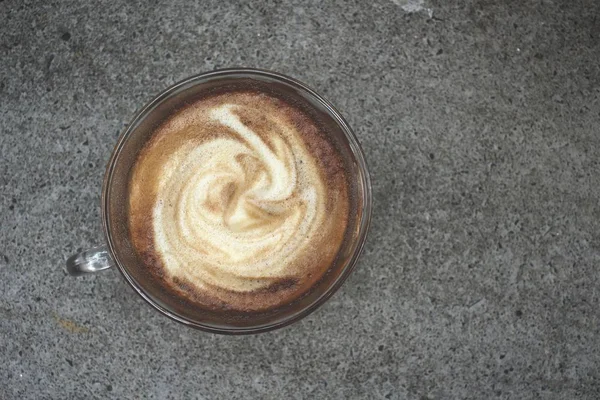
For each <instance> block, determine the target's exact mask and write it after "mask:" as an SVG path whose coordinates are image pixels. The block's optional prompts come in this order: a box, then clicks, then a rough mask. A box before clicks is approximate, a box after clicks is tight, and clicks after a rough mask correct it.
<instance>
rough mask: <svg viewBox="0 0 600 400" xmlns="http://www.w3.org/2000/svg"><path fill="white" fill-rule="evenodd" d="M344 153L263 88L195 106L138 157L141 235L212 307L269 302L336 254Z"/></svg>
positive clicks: (297, 290)
mask: <svg viewBox="0 0 600 400" xmlns="http://www.w3.org/2000/svg"><path fill="white" fill-rule="evenodd" d="M341 165H342V163H341V159H340V156H339V154H338V153H337V151H336V150H335V148H334V147H333V145H332V144H331V143H330V142H328V141H327V140H326V139H325V133H324V132H321V131H320V130H319V129H318V128H317V126H316V124H315V123H314V122H313V121H312V120H311V119H310V118H308V116H306V115H305V114H304V113H303V112H302V111H300V110H299V109H297V108H295V107H293V106H291V105H290V104H288V103H286V102H284V101H282V100H280V99H278V98H275V97H273V96H270V95H267V94H265V93H260V92H248V91H242V92H230V93H226V94H222V95H215V96H212V97H209V98H205V99H202V100H199V101H197V102H196V103H194V104H192V105H189V106H187V107H186V108H185V109H183V110H181V111H179V112H178V113H177V114H175V115H173V116H172V117H171V118H169V119H168V120H167V121H166V122H165V123H163V124H162V125H161V126H160V127H158V129H157V130H156V131H155V133H154V135H153V137H152V139H151V140H150V141H149V143H148V144H147V145H146V146H145V148H144V149H143V150H142V152H141V153H140V155H139V157H138V160H137V162H136V164H135V166H134V169H133V172H132V175H131V179H130V191H129V218H130V220H129V225H130V232H131V238H132V242H133V244H134V246H135V248H136V249H137V251H138V252H139V253H140V254H141V255H142V258H145V259H153V260H157V261H158V263H159V264H160V268H161V270H162V275H163V276H164V280H165V282H166V283H167V284H168V285H170V287H171V288H172V289H174V290H176V291H178V292H179V293H180V294H184V295H186V296H188V297H192V298H193V299H194V300H196V301H197V302H199V303H201V304H202V305H204V306H208V307H215V306H219V307H227V308H232V309H236V310H241V311H260V310H264V309H268V308H271V307H275V306H279V305H281V304H283V303H285V302H289V301H291V300H293V299H294V298H296V297H298V296H299V295H301V294H302V293H303V292H305V291H306V290H308V288H310V286H311V285H312V284H314V283H315V282H316V281H317V280H318V279H319V278H320V276H321V275H322V274H323V273H324V271H325V270H327V268H328V267H329V266H330V265H331V263H332V261H333V259H334V257H335V255H336V253H337V251H338V249H339V247H340V244H341V242H342V239H343V235H344V232H345V229H346V225H347V219H348V194H347V187H346V186H347V185H346V176H345V173H344V170H343V168H342V167H341Z"/></svg>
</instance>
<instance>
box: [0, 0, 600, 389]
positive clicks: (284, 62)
mask: <svg viewBox="0 0 600 400" xmlns="http://www.w3.org/2000/svg"><path fill="white" fill-rule="evenodd" d="M244 3H246V4H244ZM410 3H411V5H409V6H407V5H406V2H405V1H402V0H394V1H391V0H374V1H359V0H355V1H348V2H345V1H344V2H343V1H335V2H331V1H323V2H321V1H311V2H307V1H290V2H287V1H285V2H284V1H276V2H275V1H274V2H266V3H263V2H231V1H224V0H218V1H212V0H211V1H206V2H196V1H184V0H173V1H152V0H151V1H138V0H134V1H125V0H114V1H95V2H90V1H87V2H86V1H58V0H48V1H35V2H34V1H31V0H23V1H22V0H3V1H0V149H1V158H0V196H1V197H0V229H1V230H0V253H1V254H0V359H1V360H2V362H1V363H0V398H2V399H40V398H60V399H70V398H125V397H134V398H148V399H168V398H199V399H212V398H228V399H238V398H239V399H241V398H274V399H280V398H297V399H302V398H369V399H386V398H389V399H419V400H424V399H452V398H473V399H480V398H498V399H537V398H540V399H541V398H543V399H574V398H581V399H597V398H600V312H599V306H600V299H599V292H600V290H599V287H600V270H599V269H598V265H599V263H600V241H599V239H600V207H599V195H600V189H599V188H600V167H599V165H598V162H599V161H598V160H599V159H600V133H599V130H600V67H599V65H600V3H598V2H597V1H594V0H588V1H579V0H540V1H487V0H467V1H457V2H445V1H441V0H436V1H433V0H431V1H425V2H423V1H411V2H410ZM419 8H422V10H421V11H418V10H419ZM407 10H409V11H410V10H417V11H415V12H407ZM429 12H432V16H433V17H432V18H431V17H430V14H429ZM226 66H255V67H262V68H267V69H273V70H277V71H280V72H283V73H286V74H290V75H292V76H294V77H296V78H298V79H300V80H302V81H304V82H306V83H308V84H309V85H311V86H313V87H316V88H318V89H319V90H320V91H321V92H322V93H323V94H325V95H326V97H328V98H330V99H332V100H333V102H334V103H335V104H336V105H337V106H338V107H339V108H340V109H341V110H342V112H343V113H344V114H345V115H346V116H347V118H348V120H349V121H350V123H351V124H352V125H353V126H354V128H355V130H356V133H357V135H358V137H359V139H360V141H361V142H362V144H363V147H364V150H365V152H366V156H367V159H368V161H369V162H370V167H371V170H372V177H373V192H374V196H375V210H374V217H373V226H372V231H371V234H370V237H369V241H368V244H367V247H366V251H365V253H364V256H363V257H362V260H361V262H360V264H359V266H358V268H357V270H356V272H355V273H354V274H353V276H352V277H351V279H349V281H347V283H346V284H345V286H344V287H343V288H342V290H341V291H340V292H339V293H337V294H336V295H335V296H334V297H333V298H332V299H331V301H330V302H329V303H327V304H326V305H325V306H324V307H323V308H321V309H320V310H319V311H318V312H316V313H315V314H313V315H311V316H310V317H308V318H306V319H304V320H303V321H301V322H299V323H297V324H295V325H293V326H291V327H288V328H286V329H283V330H280V331H277V332H272V333H267V334H263V335H259V336H251V337H222V336H216V335H210V334H205V333H201V332H197V331H193V330H190V329H188V328H186V327H184V326H181V325H178V324H176V323H174V322H171V321H170V320H168V319H166V318H165V317H162V316H161V315H159V314H158V313H156V312H155V311H153V310H152V309H151V308H150V307H148V306H146V305H145V303H143V301H142V300H141V299H139V298H138V297H137V296H136V295H135V294H134V292H133V291H132V290H131V289H130V288H129V287H128V286H127V285H126V284H125V282H124V281H123V280H122V279H121V277H120V275H119V274H118V273H117V272H116V271H110V272H107V273H103V274H99V275H97V276H89V277H84V278H80V279H75V278H71V277H68V276H67V275H66V273H65V272H64V260H65V259H66V258H67V257H68V256H69V255H70V254H72V253H73V252H75V251H77V249H78V248H80V247H83V248H85V247H89V246H93V245H95V244H99V243H100V242H101V241H102V234H101V230H100V223H99V196H100V186H101V179H102V174H103V167H104V164H105V162H106V160H107V158H108V156H109V154H110V151H111V148H112V146H113V144H114V142H115V140H116V138H117V135H118V132H119V131H120V130H121V129H122V128H123V127H124V125H125V124H127V122H128V120H129V118H130V117H131V116H132V114H133V113H134V112H135V110H136V108H137V107H139V106H141V105H142V104H143V103H144V102H145V101H147V100H149V99H150V98H151V97H152V96H153V95H154V94H156V93H157V92H159V91H160V90H162V89H164V88H165V87H167V86H168V85H169V84H172V83H174V82H176V81H177V80H180V79H182V78H184V77H187V76H189V75H192V74H194V73H197V72H201V71H206V70H211V69H213V68H218V67H226Z"/></svg>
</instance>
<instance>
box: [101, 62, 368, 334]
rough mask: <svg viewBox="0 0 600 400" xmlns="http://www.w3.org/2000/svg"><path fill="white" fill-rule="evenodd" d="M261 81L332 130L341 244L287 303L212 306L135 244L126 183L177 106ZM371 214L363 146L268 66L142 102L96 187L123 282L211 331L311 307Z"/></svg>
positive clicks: (247, 326) (310, 94)
mask: <svg viewBox="0 0 600 400" xmlns="http://www.w3.org/2000/svg"><path fill="white" fill-rule="evenodd" d="M232 89H238V90H239V89H249V90H252V89H259V90H261V91H265V92H268V93H269V94H271V95H273V96H276V97H280V98H284V99H285V100H286V101H288V102H292V103H293V104H294V105H295V106H296V107H298V108H300V109H302V110H303V111H304V112H305V113H306V114H308V115H309V116H310V117H311V118H312V119H313V120H314V121H316V123H317V125H320V127H321V128H322V129H323V130H324V131H325V132H329V133H330V134H331V137H330V140H331V142H332V143H333V144H334V145H335V146H336V147H337V148H338V150H339V151H340V153H341V154H342V156H343V157H342V158H343V159H344V163H345V164H346V165H345V167H346V171H347V177H348V189H349V194H350V196H349V198H350V216H349V219H348V227H347V230H346V233H345V236H344V240H343V242H342V245H341V247H340V250H339V252H338V254H337V256H336V258H335V260H334V262H333V263H332V265H331V266H330V268H329V269H328V270H327V271H326V272H325V274H324V275H323V277H322V278H321V279H320V280H319V281H318V282H316V283H315V284H314V285H313V286H312V288H311V289H310V290H309V291H308V292H306V293H305V294H304V295H302V296H301V297H300V298H298V299H296V300H294V301H293V302H292V303H290V304H287V305H285V306H282V307H279V308H276V309H270V310H267V311H263V312H255V313H248V312H239V311H238V312H236V311H228V310H223V311H211V310H208V309H205V308H202V307H200V306H199V305H198V304H196V303H194V301H193V300H190V299H187V298H185V297H182V296H180V295H176V294H175V293H174V292H173V291H171V290H169V288H168V287H167V286H166V285H165V284H164V282H163V281H162V280H161V279H160V277H159V276H158V275H157V274H156V273H155V272H153V271H152V269H150V268H148V267H147V266H146V265H145V264H144V262H143V261H142V260H141V258H140V256H139V255H138V254H137V252H136V250H135V249H134V247H133V245H132V243H131V240H130V236H129V228H128V217H127V214H128V204H129V201H128V184H129V178H130V172H131V171H132V167H133V165H134V163H135V161H136V159H137V156H138V153H139V152H140V150H141V149H142V147H143V146H144V144H145V143H146V142H147V141H148V140H149V138H150V136H151V135H152V133H153V131H154V129H155V128H156V127H157V126H158V125H160V124H161V123H162V122H163V121H164V120H165V119H166V118H168V117H169V116H171V115H172V114H173V113H175V112H177V110H178V109H181V108H183V107H185V106H186V105H189V104H191V103H193V102H194V101H196V100H198V99H200V98H202V97H205V96H207V95H212V94H218V93H220V92H224V91H229V90H232ZM370 214H371V185H370V181H369V175H368V172H367V169H366V164H365V161H364V157H363V154H362V151H361V149H360V147H359V144H358V142H357V141H356V138H355V137H354V135H353V133H352V131H351V130H350V128H349V126H348V125H347V123H346V122H345V121H344V120H343V118H342V117H341V116H340V114H339V113H338V112H337V111H336V110H335V109H334V108H333V106H331V105H330V104H329V103H328V102H327V101H326V100H324V99H323V98H321V97H320V96H319V95H318V94H316V93H315V92H314V91H313V90H311V89H309V88H307V87H305V86H304V85H303V84H301V83H299V82H297V81H295V80H292V79H290V78H287V77H284V76H282V75H279V74H275V73H272V72H267V71H260V70H248V69H236V70H222V71H215V72H210V73H207V74H202V75H198V76H194V77H192V78H189V79H187V80H185V81H183V82H180V83H178V84H176V85H174V86H173V87H171V88H169V89H167V90H166V91H165V92H163V93H162V94H160V95H159V96H158V97H157V98H155V99H154V100H153V101H151V102H150V103H149V104H148V105H146V106H145V107H144V108H143V109H142V110H141V111H140V112H139V113H138V114H137V116H136V117H135V118H134V120H133V121H132V123H131V124H130V125H129V127H128V128H127V130H126V131H125V132H123V134H122V135H121V137H120V139H119V142H118V144H117V146H116V147H115V150H114V152H113V154H112V157H111V159H110V162H109V164H108V167H107V170H106V175H105V179H104V186H103V191H102V220H103V226H104V232H105V235H106V238H107V243H108V247H109V251H110V252H111V255H112V257H113V259H114V261H115V264H116V266H117V267H118V269H119V270H120V271H121V273H122V274H123V275H124V277H125V278H126V280H127V281H128V282H129V284H130V285H131V286H132V287H133V288H134V289H135V290H136V292H137V293H138V294H140V295H141V296H142V297H143V298H144V299H145V300H146V301H148V302H149V303H150V304H151V305H152V306H154V307H155V308H156V309H158V310H159V311H161V312H162V313H164V314H165V315H167V316H168V317H171V318H173V319H175V320H177V321H179V322H182V323H184V324H187V325H190V326H193V327H195V328H199V329H203V330H206V331H210V332H215V333H232V334H236V333H237V334H240V333H257V332H262V331H267V330H271V329H275V328H278V327H281V326H284V325H287V324H289V323H291V322H294V321H296V320H298V319H300V318H302V317H304V316H306V315H308V314H309V313H310V312H312V311H313V310H314V309H316V308H317V307H318V306H319V305H321V304H322V303H323V302H324V301H325V300H327V299H328V298H329V297H330V296H331V295H332V294H333V293H334V292H335V291H336V290H337V289H338V288H339V286H340V285H341V284H342V282H343V281H344V280H345V278H346V277H347V276H348V275H349V273H350V272H351V270H352V269H353V267H354V264H355V262H356V259H357V257H358V255H359V253H360V251H361V249H362V247H363V244H364V241H365V237H366V233H367V230H368V225H369V220H370Z"/></svg>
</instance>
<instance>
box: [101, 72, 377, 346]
mask: <svg viewBox="0 0 600 400" xmlns="http://www.w3.org/2000/svg"><path fill="white" fill-rule="evenodd" d="M236 74H245V75H251V76H252V75H254V76H258V77H267V78H271V79H275V80H277V81H280V82H282V83H284V84H288V85H291V86H292V87H294V88H296V89H300V90H302V91H305V92H307V93H308V94H309V95H310V96H312V97H313V98H314V100H317V101H318V102H319V103H320V104H321V105H322V106H323V107H324V108H325V109H326V110H327V113H328V114H329V116H330V117H332V118H333V119H334V120H335V122H336V123H337V124H338V125H339V127H340V128H341V130H342V131H343V132H344V134H345V136H346V138H347V139H348V142H349V145H350V149H351V151H352V155H353V156H354V159H355V161H356V163H357V164H358V165H359V169H360V171H361V174H360V175H361V176H360V177H361V179H362V185H363V187H364V189H365V190H364V193H363V198H362V203H363V213H362V216H361V220H360V223H359V234H358V238H357V242H356V247H355V249H354V252H353V254H352V256H351V257H350V259H349V260H348V261H347V263H346V265H345V266H344V267H343V269H342V271H341V272H340V273H339V275H338V276H337V277H336V278H335V280H334V281H333V283H332V284H331V285H330V286H329V287H327V288H326V289H325V291H324V292H323V293H321V295H320V296H318V297H317V298H316V299H315V300H314V301H313V302H312V303H310V304H309V305H308V306H306V307H304V308H302V309H301V310H300V311H298V312H296V313H293V314H291V315H290V316H289V317H287V318H284V319H281V320H278V321H274V322H272V323H268V324H263V325H259V326H253V327H222V326H213V325H210V324H205V323H201V322H198V321H194V320H190V319H188V318H186V317H183V316H181V315H178V314H177V313H175V312H174V311H172V310H169V309H167V308H165V307H163V306H162V305H160V304H158V303H157V302H156V301H155V300H154V299H153V298H152V297H151V296H149V295H148V294H146V292H145V290H144V288H143V287H142V286H141V285H139V284H138V283H137V282H136V281H135V280H134V279H133V278H132V277H131V275H130V274H129V273H128V271H127V269H126V267H125V266H123V265H122V264H121V262H120V261H119V259H118V257H117V256H116V252H115V249H114V245H113V241H112V237H111V233H110V220H109V215H108V212H107V210H108V206H109V191H110V184H111V182H112V177H113V172H114V167H115V164H116V161H117V159H118V156H119V155H120V153H121V150H122V149H123V147H124V145H125V143H126V142H127V139H128V138H129V136H130V135H131V133H132V132H133V131H134V130H135V128H136V127H137V126H138V124H139V123H140V122H142V121H143V120H144V118H146V116H147V115H149V113H150V112H151V111H152V109H154V107H156V106H157V105H159V104H160V103H161V102H163V101H164V100H166V99H168V98H169V96H170V95H171V94H173V93H175V92H176V91H177V90H178V89H180V88H181V87H183V86H186V85H190V84H195V83H196V84H197V83H201V82H202V81H204V80H206V79H208V78H220V77H227V76H229V75H236ZM372 197H373V196H372V187H371V177H370V175H369V170H368V166H367V162H366V160H365V156H364V153H363V150H362V148H361V146H360V144H359V142H358V140H357V138H356V136H355V134H354V131H353V130H352V128H350V125H349V124H348V123H347V122H346V120H345V119H344V117H343V116H342V115H341V113H340V112H339V111H338V110H337V109H336V108H335V107H334V106H333V104H332V103H331V102H330V101H328V100H327V99H325V98H324V97H323V96H322V95H320V94H318V93H317V92H316V91H315V90H314V89H312V88H310V87H309V86H307V85H306V84H304V83H302V82H300V81H298V80H296V79H294V78H291V77H289V76H286V75H284V74H281V73H278V72H273V71H269V70H264V69H258V68H225V69H218V70H213V71H209V72H203V73H199V74H196V75H192V76H190V77H188V78H186V79H183V80H181V81H179V82H177V83H175V84H173V85H171V86H169V87H168V88H166V89H164V90H163V91H162V92H160V93H159V94H158V95H156V96H155V97H154V98H153V99H152V100H150V101H149V102H148V103H146V104H145V105H144V106H143V107H142V108H140V109H139V110H138V111H137V112H136V113H135V115H134V117H133V118H132V120H131V122H130V123H129V124H128V125H127V127H126V128H125V130H123V132H121V134H120V135H119V138H118V140H117V144H116V145H115V147H114V149H113V151H112V154H111V156H110V159H109V161H108V163H107V166H106V171H105V174H104V181H103V185H102V196H101V217H102V227H103V231H104V237H105V240H106V243H107V247H108V250H109V252H110V255H111V257H112V259H113V260H114V264H115V265H116V267H117V269H118V270H119V272H120V273H121V275H123V277H124V278H125V280H126V281H127V283H128V284H129V286H131V287H132V288H133V289H134V291H135V292H136V293H137V294H138V295H139V296H140V297H142V299H144V300H145V301H146V302H147V303H148V304H150V305H151V306H152V307H153V308H154V309H156V310H157V311H159V312H160V313H161V314H163V315H165V316H167V317H168V318H170V319H172V320H174V321H177V322H179V323H182V324H184V325H186V326H189V327H192V328H195V329H199V330H202V331H205V332H210V333H219V334H227V335H241V334H253V333H260V332H267V331H271V330H274V329H278V328H282V327H285V326H288V325H290V324H292V323H294V322H296V321H299V320H300V319H302V318H304V317H306V316H307V315H309V314H311V313H312V312H314V311H315V310H316V309H317V308H319V307H320V306H321V305H323V304H324V303H325V302H326V301H327V300H328V299H329V298H330V297H331V296H332V295H333V294H334V293H335V292H337V291H338V290H339V288H340V287H341V286H342V284H343V283H344V281H345V280H346V279H347V278H348V276H349V275H350V274H351V272H352V271H353V270H354V268H355V266H356V263H357V261H358V259H359V257H360V255H361V253H362V251H363V249H364V246H365V242H366V238H367V233H368V231H369V227H370V224H371V214H372V202H373V200H372Z"/></svg>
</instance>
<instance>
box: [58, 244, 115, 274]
mask: <svg viewBox="0 0 600 400" xmlns="http://www.w3.org/2000/svg"><path fill="white" fill-rule="evenodd" d="M112 266H113V260H112V258H111V257H110V255H109V254H108V249H107V248H106V246H98V247H92V248H91V249H89V250H85V251H82V252H80V253H77V254H75V255H73V256H71V257H70V258H69V259H68V260H67V272H68V273H69V275H72V276H80V275H86V274H90V273H92V272H98V271H104V270H105V269H109V268H110V267H112Z"/></svg>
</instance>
